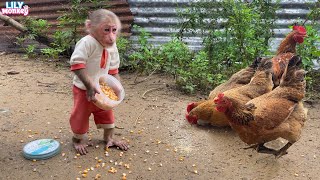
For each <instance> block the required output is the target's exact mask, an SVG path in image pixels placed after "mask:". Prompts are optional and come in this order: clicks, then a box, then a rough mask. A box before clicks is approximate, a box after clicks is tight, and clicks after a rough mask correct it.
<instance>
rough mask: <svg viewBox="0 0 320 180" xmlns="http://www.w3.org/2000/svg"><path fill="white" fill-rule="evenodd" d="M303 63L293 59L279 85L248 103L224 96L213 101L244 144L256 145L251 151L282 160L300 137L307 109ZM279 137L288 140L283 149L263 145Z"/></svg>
mask: <svg viewBox="0 0 320 180" xmlns="http://www.w3.org/2000/svg"><path fill="white" fill-rule="evenodd" d="M300 63H301V58H300V57H299V56H293V57H292V58H291V59H290V61H289V64H288V66H287V68H286V69H285V72H284V74H283V77H282V78H281V81H280V84H279V86H278V87H276V88H275V89H274V90H273V91H271V92H269V93H267V94H264V95H262V96H259V97H257V98H254V99H252V100H251V101H249V102H248V103H243V102H241V101H239V100H238V98H237V97H231V96H229V95H226V94H223V93H221V94H219V95H218V96H217V97H216V98H215V99H214V102H215V104H216V110H217V111H219V112H222V113H224V114H225V115H226V116H227V118H228V121H229V123H230V126H231V127H232V129H233V130H235V131H236V132H237V134H238V135H239V137H240V139H241V140H242V141H243V142H245V143H247V144H249V145H252V144H253V146H251V147H250V148H255V149H256V150H257V151H258V152H260V153H267V154H273V155H275V157H276V158H279V157H281V156H283V155H285V154H287V150H288V148H289V147H290V146H291V145H292V144H294V143H295V142H296V141H298V139H299V138H300V135H301V130H302V127H303V125H304V122H305V121H306V119H307V110H306V109H305V108H304V107H303V103H302V99H303V98H304V96H305V87H306V81H305V79H304V75H305V71H304V70H302V69H300V68H298V65H299V64H300ZM280 137H281V138H284V139H286V140H288V143H287V144H286V145H285V146H283V147H282V148H281V149H280V150H274V149H271V148H268V147H265V146H264V144H265V143H267V142H269V141H273V140H276V139H278V138H280Z"/></svg>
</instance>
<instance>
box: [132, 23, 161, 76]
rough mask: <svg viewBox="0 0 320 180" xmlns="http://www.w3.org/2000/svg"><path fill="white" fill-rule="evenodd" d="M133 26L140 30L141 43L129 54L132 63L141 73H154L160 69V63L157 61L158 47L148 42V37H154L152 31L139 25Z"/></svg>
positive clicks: (139, 39)
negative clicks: (149, 31) (147, 30)
mask: <svg viewBox="0 0 320 180" xmlns="http://www.w3.org/2000/svg"><path fill="white" fill-rule="evenodd" d="M133 28H135V29H137V31H138V32H139V37H138V42H139V45H138V47H137V48H134V49H133V53H131V54H130V55H129V59H130V61H131V64H132V66H133V68H134V69H136V70H138V72H139V73H146V74H149V73H152V72H154V71H156V70H157V69H159V63H157V58H158V57H157V55H158V49H157V48H155V47H154V46H153V45H151V44H150V43H148V39H149V38H151V37H152V36H151V34H150V33H148V32H146V31H145V29H143V28H141V27H139V26H137V25H133Z"/></svg>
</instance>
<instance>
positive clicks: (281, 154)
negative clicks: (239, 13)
mask: <svg viewBox="0 0 320 180" xmlns="http://www.w3.org/2000/svg"><path fill="white" fill-rule="evenodd" d="M292 144H293V143H291V142H288V143H287V144H286V145H284V146H283V147H282V148H281V149H279V150H278V151H276V153H275V154H274V155H275V156H276V158H280V157H281V156H283V155H286V154H288V152H287V150H288V149H289V147H290V146H292Z"/></svg>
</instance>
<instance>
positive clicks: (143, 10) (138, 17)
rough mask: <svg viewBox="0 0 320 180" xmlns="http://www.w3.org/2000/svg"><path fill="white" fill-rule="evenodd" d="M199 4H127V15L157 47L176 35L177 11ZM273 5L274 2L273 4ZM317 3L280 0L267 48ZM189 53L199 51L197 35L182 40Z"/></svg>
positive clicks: (177, 0) (153, 0) (160, 0)
mask: <svg viewBox="0 0 320 180" xmlns="http://www.w3.org/2000/svg"><path fill="white" fill-rule="evenodd" d="M196 1H199V0H128V2H129V4H130V7H131V11H132V13H133V15H134V24H137V25H138V26H141V27H143V28H144V29H145V30H146V31H147V32H149V33H151V34H152V35H153V38H151V39H149V42H151V43H152V44H154V45H160V44H163V43H166V42H168V41H170V40H171V36H172V35H173V33H177V32H178V31H179V28H177V26H175V25H177V24H178V23H179V22H181V21H182V19H181V18H180V17H179V16H178V11H179V10H183V9H185V7H189V6H190V3H191V2H196ZM275 2H276V1H275ZM316 2H317V0H280V9H279V10H278V11H277V12H276V14H277V16H278V18H279V19H278V20H277V21H276V29H274V32H275V36H274V38H272V39H271V42H270V47H271V50H272V51H275V49H272V48H276V47H277V45H278V44H279V43H280V41H281V39H282V38H283V37H284V36H285V35H286V34H287V33H288V32H289V31H290V29H288V26H289V25H292V24H293V23H294V22H295V21H296V20H297V19H298V18H300V19H304V18H305V17H306V14H307V13H308V12H309V8H310V7H311V6H314V4H315V3H316ZM132 32H133V34H132V35H131V37H130V38H131V39H132V40H133V41H134V42H137V39H138V35H137V30H135V29H133V30H132ZM184 41H185V42H187V44H188V46H189V47H190V48H191V49H193V50H199V49H201V48H202V45H201V44H202V39H201V37H200V36H197V35H189V36H188V37H187V38H185V39H184Z"/></svg>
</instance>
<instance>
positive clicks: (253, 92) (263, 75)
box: [186, 59, 273, 126]
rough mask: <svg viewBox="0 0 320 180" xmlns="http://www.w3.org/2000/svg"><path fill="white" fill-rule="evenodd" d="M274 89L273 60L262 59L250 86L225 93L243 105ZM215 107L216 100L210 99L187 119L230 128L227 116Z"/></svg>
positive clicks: (190, 113)
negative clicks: (200, 120) (205, 121)
mask: <svg viewBox="0 0 320 180" xmlns="http://www.w3.org/2000/svg"><path fill="white" fill-rule="evenodd" d="M272 88H273V82H272V62H271V59H262V60H261V63H260V64H259V66H258V67H257V69H256V72H255V73H254V76H253V77H252V78H251V81H250V82H249V83H248V84H246V85H243V86H240V87H237V88H232V89H229V90H227V91H225V92H224V93H225V94H227V95H228V96H230V97H234V98H237V99H238V100H239V101H241V102H242V103H246V102H248V101H249V100H251V99H253V98H255V97H258V96H260V95H262V94H265V93H267V92H270V91H271V90H272ZM214 107H215V104H214V99H209V100H207V101H205V102H203V103H201V104H199V105H198V106H197V107H195V108H193V109H192V110H190V112H189V113H187V114H186V119H187V120H188V121H189V123H191V124H196V123H197V122H198V120H199V119H202V120H207V121H209V122H210V123H211V124H212V125H214V126H229V123H228V119H227V117H226V116H225V114H224V113H221V112H219V111H217V110H216V109H215V108H214Z"/></svg>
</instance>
